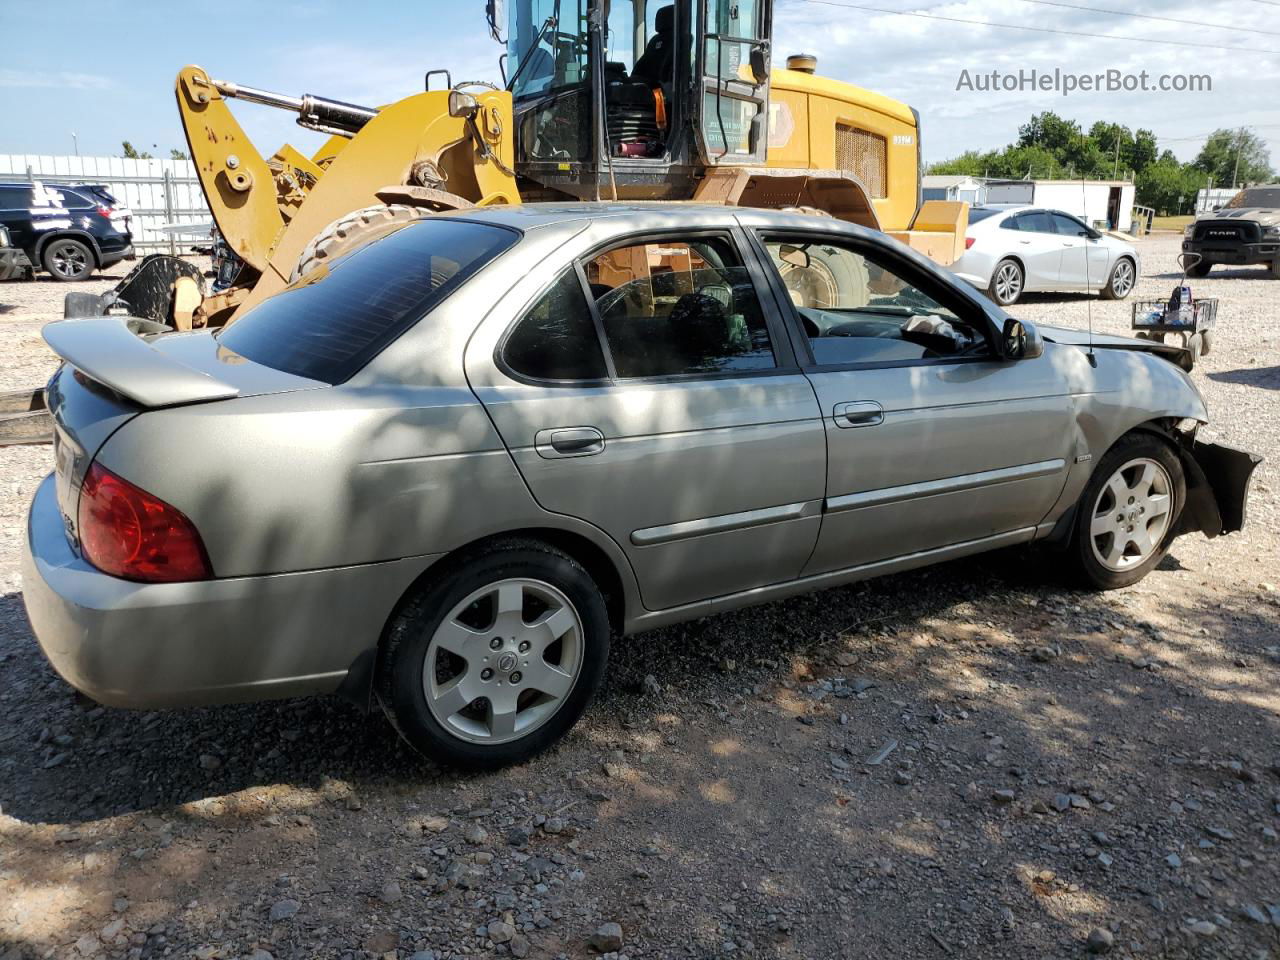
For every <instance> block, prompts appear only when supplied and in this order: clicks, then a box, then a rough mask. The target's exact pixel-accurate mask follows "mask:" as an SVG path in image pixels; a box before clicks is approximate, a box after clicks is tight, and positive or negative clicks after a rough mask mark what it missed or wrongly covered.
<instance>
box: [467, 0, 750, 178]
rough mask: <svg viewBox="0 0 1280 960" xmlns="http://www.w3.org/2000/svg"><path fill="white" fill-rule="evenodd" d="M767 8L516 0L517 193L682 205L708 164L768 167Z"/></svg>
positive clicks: (510, 73) (511, 81)
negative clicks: (672, 201)
mask: <svg viewBox="0 0 1280 960" xmlns="http://www.w3.org/2000/svg"><path fill="white" fill-rule="evenodd" d="M497 6H498V5H497V4H496V3H494V4H491V6H490V20H491V22H490V26H491V28H496V29H495V30H494V32H495V34H499V33H500V25H501V23H502V20H501V19H500V14H499V13H498V12H497ZM770 8H771V2H770V0H508V3H507V11H506V18H505V28H506V38H505V40H506V45H507V54H506V62H505V74H506V77H507V85H508V87H509V89H510V90H511V93H512V95H513V98H514V103H515V114H516V119H515V123H516V131H517V132H516V172H517V174H518V177H519V181H520V188H521V195H522V196H525V197H527V198H529V197H531V198H541V199H551V198H555V197H565V196H570V197H574V198H578V199H611V198H613V197H614V196H617V197H619V198H622V199H654V200H668V199H681V198H687V197H689V196H691V195H692V192H693V189H694V186H695V183H696V180H697V177H698V176H700V174H701V172H702V171H703V170H705V168H707V167H709V166H715V165H722V164H723V165H732V164H738V165H742V164H757V165H758V164H763V163H764V161H765V151H766V149H767V141H768V136H767V132H766V127H765V124H766V118H767V117H768V97H769V84H768V58H769V54H768V50H769V33H770V26H771V24H770V20H771V17H770V13H771V10H770Z"/></svg>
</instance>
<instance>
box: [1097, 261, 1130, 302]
mask: <svg viewBox="0 0 1280 960" xmlns="http://www.w3.org/2000/svg"><path fill="white" fill-rule="evenodd" d="M1137 285H1138V266H1137V264H1135V263H1134V262H1133V261H1132V260H1130V259H1129V258H1128V257H1121V258H1120V259H1119V260H1117V261H1116V263H1115V266H1114V267H1112V268H1111V276H1110V277H1108V278H1107V285H1106V286H1105V287H1103V288H1102V299H1103V300H1123V299H1124V298H1125V297H1127V296H1128V295H1129V294H1131V293H1133V288H1134V287H1136V286H1137Z"/></svg>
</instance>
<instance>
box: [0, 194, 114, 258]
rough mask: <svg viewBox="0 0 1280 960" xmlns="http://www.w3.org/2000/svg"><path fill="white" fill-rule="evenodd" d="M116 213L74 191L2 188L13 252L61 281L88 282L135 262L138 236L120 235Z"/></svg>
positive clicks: (0, 220)
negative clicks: (105, 269)
mask: <svg viewBox="0 0 1280 960" xmlns="http://www.w3.org/2000/svg"><path fill="white" fill-rule="evenodd" d="M111 213H112V211H111V208H110V207H108V206H106V205H104V204H102V203H101V202H99V201H98V199H97V198H96V197H93V196H91V195H86V194H84V193H80V192H78V191H77V190H76V189H75V188H74V187H62V186H53V185H46V184H42V183H40V182H39V181H36V182H34V183H0V225H3V226H5V227H6V228H8V231H9V239H10V242H11V243H12V244H13V246H15V247H17V248H18V249H20V250H22V251H23V253H25V254H26V255H27V258H28V259H29V260H30V261H31V262H32V264H34V265H35V266H36V267H38V268H43V269H44V270H47V271H48V272H49V274H50V275H51V276H52V277H53V278H54V279H55V280H87V279H88V278H89V277H90V276H92V275H93V272H94V271H95V270H97V269H98V268H100V267H109V266H111V265H112V264H113V263H118V262H119V261H121V260H123V259H125V258H126V257H132V256H133V235H132V234H131V233H128V232H127V231H125V232H122V231H121V230H119V229H118V228H117V227H116V226H115V225H114V224H113V223H112V222H111Z"/></svg>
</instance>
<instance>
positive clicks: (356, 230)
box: [289, 203, 432, 283]
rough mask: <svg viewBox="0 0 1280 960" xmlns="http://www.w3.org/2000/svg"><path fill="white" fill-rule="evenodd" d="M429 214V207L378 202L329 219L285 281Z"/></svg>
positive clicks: (292, 279)
mask: <svg viewBox="0 0 1280 960" xmlns="http://www.w3.org/2000/svg"><path fill="white" fill-rule="evenodd" d="M431 215H432V211H431V210H427V209H424V208H422V207H411V206H409V205H408V204H405V203H391V204H386V203H380V204H378V205H377V206H373V207H365V208H364V209H363V210H356V211H355V212H353V213H349V214H347V215H346V216H345V217H340V218H339V219H337V220H335V221H333V223H331V224H329V225H328V226H327V227H325V228H324V229H323V230H321V231H320V232H319V233H317V234H316V235H315V237H314V238H313V239H312V241H311V242H310V243H308V244H307V245H306V247H305V248H304V249H303V251H302V255H301V256H300V257H298V265H297V266H296V267H294V268H293V274H292V275H291V276H290V277H289V282H290V283H293V282H294V281H295V280H300V279H302V278H303V277H305V276H306V275H307V274H308V273H310V272H311V271H312V270H314V269H315V268H316V267H318V266H320V265H321V264H325V263H330V262H332V261H334V260H336V259H337V258H338V257H340V256H342V255H343V254H344V253H350V252H351V251H352V250H354V249H355V248H356V247H358V246H360V245H361V244H364V243H367V242H368V241H370V240H375V239H377V238H378V237H381V236H385V235H386V234H388V233H390V232H391V231H392V230H395V229H397V228H399V227H401V226H403V225H404V224H406V223H411V222H412V221H414V220H421V219H422V218H424V217H429V216H431Z"/></svg>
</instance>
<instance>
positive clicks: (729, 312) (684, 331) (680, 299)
mask: <svg viewBox="0 0 1280 960" xmlns="http://www.w3.org/2000/svg"><path fill="white" fill-rule="evenodd" d="M584 269H585V272H586V276H587V282H588V284H589V286H590V290H591V296H592V297H593V298H594V299H595V302H596V310H597V311H598V312H599V314H600V320H601V323H602V325H603V327H604V335H605V341H606V342H607V343H608V346H609V353H610V355H611V356H612V358H613V363H614V367H615V369H616V371H617V375H618V377H620V378H623V379H626V378H632V377H669V376H679V375H684V374H708V373H728V372H735V371H749V370H766V369H771V368H773V367H775V366H776V365H777V364H776V361H775V360H774V354H773V343H772V341H771V340H770V339H769V331H768V327H767V325H766V323H765V319H764V313H763V311H762V309H761V307H760V301H759V299H758V298H757V297H756V291H755V287H754V285H753V284H752V282H751V277H750V275H749V274H748V272H747V269H746V267H745V266H744V265H743V263H742V260H741V258H740V257H739V256H738V253H737V250H736V248H735V247H734V245H733V244H732V243H731V242H730V240H729V238H728V237H704V238H700V239H693V240H689V239H677V238H674V237H673V238H671V239H670V240H652V241H649V242H646V243H633V244H629V245H626V246H622V247H615V248H614V249H612V250H609V251H608V252H606V253H602V254H600V255H598V256H596V257H594V258H592V259H591V260H590V261H589V262H588V263H586V264H585V265H584Z"/></svg>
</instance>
